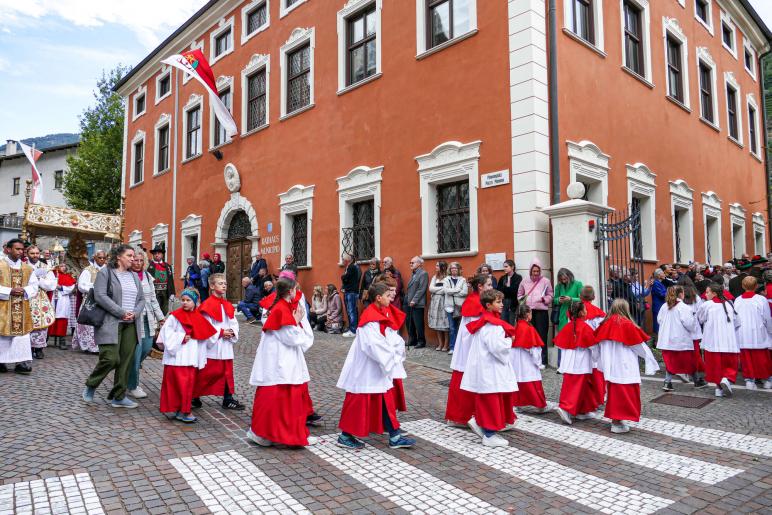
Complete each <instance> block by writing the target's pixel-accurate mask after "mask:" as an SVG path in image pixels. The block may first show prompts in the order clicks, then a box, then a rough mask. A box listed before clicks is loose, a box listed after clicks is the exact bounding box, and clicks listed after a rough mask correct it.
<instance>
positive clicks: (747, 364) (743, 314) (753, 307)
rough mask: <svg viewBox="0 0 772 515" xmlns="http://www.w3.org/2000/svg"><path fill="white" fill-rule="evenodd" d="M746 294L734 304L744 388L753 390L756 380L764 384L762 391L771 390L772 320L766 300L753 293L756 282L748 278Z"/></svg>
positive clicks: (750, 277)
mask: <svg viewBox="0 0 772 515" xmlns="http://www.w3.org/2000/svg"><path fill="white" fill-rule="evenodd" d="M742 287H743V290H745V293H743V294H742V295H740V297H738V298H737V300H735V302H734V307H735V309H736V310H737V319H738V320H739V321H740V327H739V328H738V329H737V344H738V346H739V347H740V363H741V365H742V371H743V377H744V378H745V387H746V388H747V389H749V390H755V389H756V380H763V381H764V388H766V389H771V388H772V337H771V336H770V333H772V317H771V316H770V313H769V307H768V304H767V299H766V298H764V297H762V296H761V295H757V294H756V293H755V291H756V288H757V287H758V281H757V280H756V278H755V277H753V276H748V277H746V278H744V279H743V281H742Z"/></svg>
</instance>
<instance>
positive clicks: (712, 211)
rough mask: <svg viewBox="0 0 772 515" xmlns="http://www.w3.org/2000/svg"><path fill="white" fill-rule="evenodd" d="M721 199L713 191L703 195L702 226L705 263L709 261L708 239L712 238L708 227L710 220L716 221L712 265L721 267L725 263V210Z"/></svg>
mask: <svg viewBox="0 0 772 515" xmlns="http://www.w3.org/2000/svg"><path fill="white" fill-rule="evenodd" d="M721 204H722V202H721V199H720V198H719V197H718V195H716V193H715V192H713V191H708V192H707V193H702V226H703V232H704V237H705V261H706V262H707V260H708V238H710V234H708V231H709V227H708V218H713V219H714V220H715V224H716V227H717V229H716V233H717V234H716V238H715V240H714V239H713V238H710V241H711V243H712V244H713V245H712V249H711V256H710V258H711V263H709V264H711V265H721V264H723V263H724V248H723V247H724V238H723V235H722V227H721V226H722V223H721V218H722V213H723V209H722V207H721Z"/></svg>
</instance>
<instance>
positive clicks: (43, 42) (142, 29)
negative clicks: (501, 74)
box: [0, 0, 772, 144]
mask: <svg viewBox="0 0 772 515" xmlns="http://www.w3.org/2000/svg"><path fill="white" fill-rule="evenodd" d="M326 1H331V0H326ZM204 3H205V0H132V1H131V2H125V1H119V0H0V113H2V114H0V144H2V143H3V142H5V140H6V139H22V138H27V137H32V136H43V135H45V134H51V133H56V132H77V131H78V115H79V114H80V113H81V112H82V111H83V109H84V108H85V107H87V106H88V105H89V104H90V103H91V101H92V99H93V96H92V95H93V93H92V92H93V89H94V85H95V83H96V80H97V79H98V78H99V77H100V76H101V74H102V70H104V69H111V68H113V67H114V66H115V65H116V64H118V63H122V64H126V65H132V66H133V65H134V64H136V63H137V62H139V61H140V60H141V59H142V58H143V57H144V56H145V55H146V54H147V53H148V52H149V51H150V50H152V49H153V48H155V46H156V45H157V44H158V43H160V42H161V41H162V40H163V39H164V38H165V37H166V36H168V35H169V34H170V33H171V32H173V31H174V29H175V28H177V27H178V26H179V25H180V24H181V23H182V22H183V21H185V20H186V19H187V18H188V17H190V16H191V15H192V14H193V13H194V12H195V11H196V10H197V9H199V8H200V7H201V6H202V5H203V4H204ZM339 3H340V4H341V5H342V4H343V2H342V1H341V2H339ZM751 3H752V4H753V5H754V6H756V9H757V10H758V11H759V14H761V16H762V17H763V18H764V20H765V21H766V23H767V25H769V26H770V27H772V0H751ZM129 5H130V6H131V7H130V8H129V7H128V6H129ZM149 13H152V14H149Z"/></svg>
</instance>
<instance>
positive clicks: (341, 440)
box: [336, 434, 365, 450]
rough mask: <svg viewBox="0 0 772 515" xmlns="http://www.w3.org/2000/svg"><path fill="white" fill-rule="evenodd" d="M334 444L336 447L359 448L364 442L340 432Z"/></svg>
mask: <svg viewBox="0 0 772 515" xmlns="http://www.w3.org/2000/svg"><path fill="white" fill-rule="evenodd" d="M336 445H337V446H338V447H343V448H344V449H355V450H358V449H361V448H362V447H364V446H365V444H364V442H361V441H359V440H357V439H356V438H354V437H353V436H349V435H344V434H341V435H340V436H338V441H337V442H336Z"/></svg>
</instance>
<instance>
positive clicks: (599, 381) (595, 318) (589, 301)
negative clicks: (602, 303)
mask: <svg viewBox="0 0 772 515" xmlns="http://www.w3.org/2000/svg"><path fill="white" fill-rule="evenodd" d="M579 297H580V299H581V300H582V304H584V309H585V310H586V311H587V315H585V318H584V321H585V322H587V325H589V326H590V327H592V329H593V331H594V330H595V329H597V328H598V326H599V325H600V324H601V322H603V321H604V320H605V319H606V312H605V311H603V310H602V309H600V308H599V307H598V306H596V305H595V304H593V301H595V289H594V288H593V287H592V286H585V287H584V288H582V293H581V294H580V296H579ZM592 390H593V392H595V402H596V403H597V404H598V406H600V405H601V404H603V403H605V402H606V378H605V377H603V372H601V371H600V368H599V367H598V360H597V355H596V356H594V357H593V361H592Z"/></svg>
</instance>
